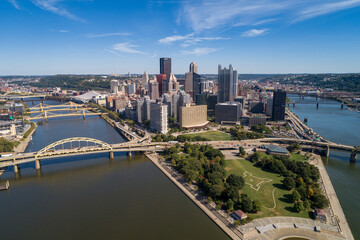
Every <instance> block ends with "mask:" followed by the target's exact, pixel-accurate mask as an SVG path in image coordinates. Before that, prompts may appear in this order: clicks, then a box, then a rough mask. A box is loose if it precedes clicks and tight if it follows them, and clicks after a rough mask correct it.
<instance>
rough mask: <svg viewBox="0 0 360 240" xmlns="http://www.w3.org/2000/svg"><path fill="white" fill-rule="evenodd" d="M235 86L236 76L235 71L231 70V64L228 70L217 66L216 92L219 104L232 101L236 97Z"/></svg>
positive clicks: (236, 82)
mask: <svg viewBox="0 0 360 240" xmlns="http://www.w3.org/2000/svg"><path fill="white" fill-rule="evenodd" d="M237 84H238V74H237V71H236V70H235V71H234V69H233V67H232V66H231V64H230V65H229V69H226V68H224V69H223V68H222V67H221V65H220V64H219V68H218V92H219V102H220V103H223V102H228V101H233V100H234V98H235V97H236V95H237Z"/></svg>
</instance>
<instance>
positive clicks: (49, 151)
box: [35, 137, 113, 159]
mask: <svg viewBox="0 0 360 240" xmlns="http://www.w3.org/2000/svg"><path fill="white" fill-rule="evenodd" d="M81 143H86V146H82V145H81ZM66 144H68V145H70V148H65V146H66ZM76 145H77V146H76ZM59 146H61V148H60V149H56V147H59ZM75 146H76V147H75ZM112 150H113V148H112V146H111V145H110V144H108V143H106V142H103V141H100V140H97V139H93V138H87V137H73V138H66V139H63V140H60V141H57V142H54V143H52V144H50V145H48V146H46V147H44V148H43V149H41V150H40V151H38V152H37V153H36V155H35V159H41V158H44V157H54V156H59V155H69V154H74V153H90V152H99V151H109V152H111V151H112Z"/></svg>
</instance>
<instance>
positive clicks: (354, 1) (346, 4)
mask: <svg viewBox="0 0 360 240" xmlns="http://www.w3.org/2000/svg"><path fill="white" fill-rule="evenodd" d="M358 6H360V0H346V1H336V2H331V3H324V4H320V5H318V6H311V7H308V8H306V9H304V10H302V11H300V13H299V17H298V18H297V19H295V22H298V21H303V20H306V19H310V18H313V17H317V16H320V15H325V14H329V13H332V12H337V11H340V10H344V9H348V8H353V7H358Z"/></svg>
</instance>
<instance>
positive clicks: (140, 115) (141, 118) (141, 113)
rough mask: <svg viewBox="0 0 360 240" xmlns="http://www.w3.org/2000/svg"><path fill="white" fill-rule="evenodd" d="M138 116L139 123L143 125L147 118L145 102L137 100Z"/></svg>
mask: <svg viewBox="0 0 360 240" xmlns="http://www.w3.org/2000/svg"><path fill="white" fill-rule="evenodd" d="M136 115H137V121H138V122H139V123H142V122H143V121H144V117H145V105H144V100H140V99H138V100H136Z"/></svg>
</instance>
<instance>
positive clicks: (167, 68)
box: [160, 58, 171, 79]
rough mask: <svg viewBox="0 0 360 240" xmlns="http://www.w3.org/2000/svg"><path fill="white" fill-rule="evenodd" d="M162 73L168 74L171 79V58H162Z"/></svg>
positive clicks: (167, 76)
mask: <svg viewBox="0 0 360 240" xmlns="http://www.w3.org/2000/svg"><path fill="white" fill-rule="evenodd" d="M160 74H166V78H167V79H169V77H170V74H171V58H160Z"/></svg>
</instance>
